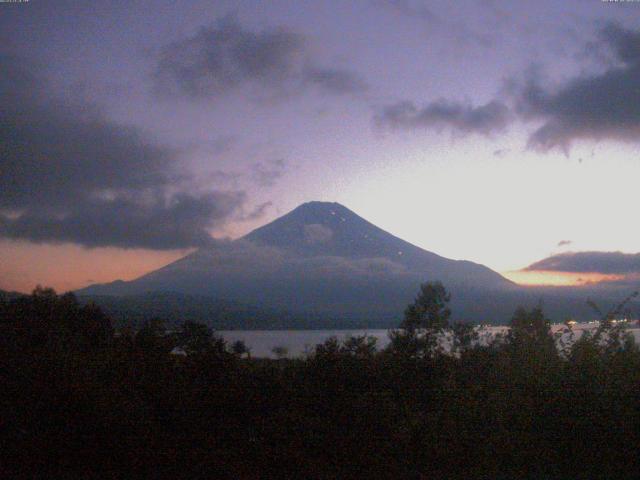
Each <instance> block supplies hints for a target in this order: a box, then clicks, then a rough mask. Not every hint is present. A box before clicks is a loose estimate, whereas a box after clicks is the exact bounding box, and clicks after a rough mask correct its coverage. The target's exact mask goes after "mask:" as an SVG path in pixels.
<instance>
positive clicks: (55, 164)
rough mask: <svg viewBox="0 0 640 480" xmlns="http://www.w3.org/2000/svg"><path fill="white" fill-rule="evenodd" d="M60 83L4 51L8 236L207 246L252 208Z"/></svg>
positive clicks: (3, 192)
mask: <svg viewBox="0 0 640 480" xmlns="http://www.w3.org/2000/svg"><path fill="white" fill-rule="evenodd" d="M50 90H51V89H50V85H49V84H48V83H47V81H46V80H45V79H43V78H40V77H39V75H38V74H37V73H36V68H35V67H34V66H33V65H29V64H26V63H25V62H23V61H22V60H20V59H18V58H16V57H10V56H1V57H0V98H2V104H3V108H2V110H1V111H0V123H1V124H2V125H3V128H2V129H1V130H0V145H1V147H0V148H1V153H0V162H1V163H0V167H1V168H0V237H5V238H11V239H25V240H31V241H34V242H73V243H78V244H80V245H84V246H87V247H98V246H118V247H125V248H128V247H143V248H144V247H146V248H154V249H172V248H184V247H192V246H200V245H206V244H208V243H209V242H210V241H211V238H210V235H209V233H208V229H209V228H211V227H214V226H217V225H220V224H222V223H224V222H225V221H226V220H227V219H228V218H229V217H230V216H231V215H233V214H234V213H235V212H236V211H237V210H238V209H239V208H240V207H241V206H242V204H243V202H244V199H245V195H244V193H243V192H239V191H211V190H204V191H199V190H196V189H193V188H192V185H191V182H190V178H189V176H188V175H187V174H184V173H179V172H180V169H179V166H178V158H177V156H176V153H175V152H174V151H172V150H171V149H169V148H167V147H164V146H161V145H159V144H157V143H156V142H154V141H152V140H150V139H149V138H147V137H146V136H145V135H144V134H143V133H142V132H141V131H140V130H138V129H137V128H134V127H130V126H127V125H122V124H119V123H116V122H113V121H111V120H109V119H107V118H106V117H105V116H104V115H102V114H101V112H100V111H98V110H97V109H95V108H94V107H92V106H90V105H87V104H86V103H84V102H73V101H62V100H59V99H57V98H55V97H53V95H52V94H51V91H50Z"/></svg>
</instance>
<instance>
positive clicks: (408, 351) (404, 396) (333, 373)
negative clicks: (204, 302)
mask: <svg viewBox="0 0 640 480" xmlns="http://www.w3.org/2000/svg"><path fill="white" fill-rule="evenodd" d="M447 303H448V296H447V293H446V291H445V290H444V288H442V286H441V285H439V284H427V285H423V287H422V288H421V291H420V294H419V295H418V297H417V298H416V302H415V303H414V304H412V305H410V306H409V307H408V308H407V311H406V312H405V320H404V322H403V324H402V327H403V328H402V330H398V331H395V332H392V334H391V335H392V342H391V344H390V346H389V347H388V348H387V349H385V350H384V351H377V350H376V346H375V342H374V341H373V339H370V338H367V337H362V338H352V339H350V340H347V341H345V342H338V341H337V340H335V339H330V340H328V341H327V342H325V343H324V344H322V345H318V346H317V347H316V349H315V351H314V352H313V354H311V355H310V356H309V357H308V358H304V359H279V360H265V359H252V358H251V357H250V352H248V351H247V350H246V348H245V347H244V345H242V344H234V345H227V344H226V343H225V342H224V341H223V340H222V339H220V338H218V337H216V336H215V335H214V334H212V332H211V331H210V330H209V329H208V328H207V327H206V326H204V325H200V324H197V323H193V322H187V323H184V324H183V325H182V326H181V328H179V329H177V330H175V331H172V332H167V331H166V330H165V329H164V327H163V324H162V322H160V321H150V322H147V323H146V324H145V326H144V327H143V328H141V329H139V330H137V331H128V330H126V329H122V330H120V331H118V332H114V330H113V329H112V326H111V323H110V320H109V318H107V317H106V316H105V315H104V314H103V313H102V312H101V311H100V310H99V309H98V308H97V307H94V306H90V305H89V306H81V305H80V304H78V302H77V301H76V299H75V298H74V297H73V296H72V295H63V296H57V295H56V294H55V292H53V291H52V290H46V289H37V290H36V291H35V292H34V293H33V295H31V296H28V297H22V298H15V299H10V300H5V301H2V302H0V391H1V392H2V393H1V394H0V395H1V397H0V455H1V458H0V468H2V475H0V476H2V478H25V477H26V478H74V479H75V478H140V477H146V478H172V479H178V478H212V479H224V478H229V479H254V478H255V479H259V478H265V479H266V478H274V479H289V478H290V479H298V478H300V479H315V478H318V479H325V478H326V479H339V478H363V479H381V478H393V479H405V478H406V479H413V478H415V479H419V478H435V479H447V478H491V479H493V478H540V479H542V478H558V479H577V478H635V477H636V474H637V472H638V467H639V465H638V456H639V454H640V451H639V446H640V442H639V440H640V438H639V431H640V429H639V427H640V389H639V386H640V352H639V351H638V349H637V347H636V346H635V344H634V343H633V342H632V341H630V340H629V339H628V338H627V337H626V336H625V335H624V332H623V331H621V330H620V329H619V328H617V327H615V326H614V325H613V324H612V323H611V322H609V321H608V320H609V319H608V318H606V316H605V319H604V320H605V321H603V322H602V324H601V328H600V329H598V331H597V332H596V333H595V334H594V335H592V336H589V337H583V338H582V339H581V340H579V341H577V342H576V343H575V344H574V345H573V346H572V347H571V348H567V349H565V350H562V351H558V349H557V348H556V347H555V345H554V341H553V339H552V337H551V336H550V333H549V323H548V321H547V320H546V319H545V317H544V315H543V313H542V311H541V310H539V309H534V310H532V311H525V310H522V309H521V310H518V311H517V312H516V313H515V314H514V317H513V320H512V329H511V331H510V333H509V334H508V335H507V336H505V337H504V338H501V339H497V340H496V341H495V342H493V344H491V345H489V346H485V347H480V346H477V345H476V344H475V343H474V342H473V336H474V332H473V330H472V329H470V328H468V327H467V326H465V325H453V326H451V325H449V322H448V320H449V311H448V309H447ZM444 329H450V330H451V331H452V332H453V333H454V335H455V341H454V348H453V351H452V352H446V353H445V352H442V351H441V349H440V348H439V345H438V342H437V339H436V336H437V335H438V334H439V333H441V332H442V331H443V330H444ZM176 347H180V349H179V350H175V348H176ZM172 352H173V353H172ZM176 353H179V354H176Z"/></svg>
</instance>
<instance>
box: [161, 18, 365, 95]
mask: <svg viewBox="0 0 640 480" xmlns="http://www.w3.org/2000/svg"><path fill="white" fill-rule="evenodd" d="M306 43H307V42H306V41H305V38H304V36H302V35H301V34H298V33H295V32H292V31H290V30H287V29H285V28H278V29H272V30H263V31H260V32H253V31H250V30H246V29H244V28H243V27H242V26H241V25H240V24H239V23H238V21H237V19H236V18H235V17H232V16H227V17H224V18H222V19H219V20H218V21H217V22H215V23H214V24H213V25H212V26H209V27H202V28H200V30H199V31H198V32H197V33H196V34H195V35H193V36H191V37H187V38H184V39H181V40H178V41H175V42H173V43H170V44H168V45H166V46H165V47H163V48H162V50H161V53H160V56H159V59H158V63H157V66H156V70H155V74H154V79H155V90H156V92H157V93H159V94H161V95H163V96H167V95H170V96H172V95H181V96H185V97H187V98H191V99H194V100H197V99H202V98H211V97H215V96H216V95H219V94H222V93H225V92H228V91H231V90H235V89H236V88H238V87H240V86H243V85H251V86H254V87H256V86H257V87H259V88H261V89H266V90H267V91H270V92H272V93H275V94H277V95H288V94H291V93H293V92H299V91H301V90H303V89H304V88H305V87H308V86H317V87H319V88H320V89H321V90H323V91H325V92H329V93H334V94H344V93H355V92H358V91H361V90H363V89H365V88H366V84H365V82H364V81H363V80H361V79H360V78H359V77H358V76H357V75H356V74H355V73H352V72H349V71H347V70H342V69H337V68H324V67H320V66H317V65H316V63H315V62H314V61H313V59H312V58H311V55H310V53H309V51H308V49H307V45H306Z"/></svg>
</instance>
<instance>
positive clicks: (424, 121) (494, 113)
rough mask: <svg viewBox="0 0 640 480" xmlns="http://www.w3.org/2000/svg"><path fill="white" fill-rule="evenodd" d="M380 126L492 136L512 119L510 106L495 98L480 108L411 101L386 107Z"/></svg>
mask: <svg viewBox="0 0 640 480" xmlns="http://www.w3.org/2000/svg"><path fill="white" fill-rule="evenodd" d="M376 121H377V123H378V124H380V125H387V126H390V127H392V128H402V129H436V130H441V129H444V128H448V129H451V130H453V131H456V132H458V133H462V134H469V133H478V134H482V135H491V134H493V133H496V132H499V131H502V130H504V129H505V128H506V126H507V124H508V122H509V109H508V108H507V107H506V106H505V105H504V104H503V103H501V102H498V101H492V102H489V103H487V104H485V105H482V106H479V107H473V106H471V105H466V104H461V103H455V102H450V101H446V100H438V101H435V102H432V103H430V104H428V105H426V106H425V107H423V108H418V107H417V106H416V105H415V104H413V103H411V102H400V103H396V104H394V105H389V106H387V107H385V108H384V109H383V110H382V112H380V113H379V114H378V115H377V116H376Z"/></svg>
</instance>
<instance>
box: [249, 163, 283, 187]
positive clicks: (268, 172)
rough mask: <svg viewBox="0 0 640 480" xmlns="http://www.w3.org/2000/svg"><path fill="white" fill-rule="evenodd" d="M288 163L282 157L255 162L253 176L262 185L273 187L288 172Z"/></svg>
mask: <svg viewBox="0 0 640 480" xmlns="http://www.w3.org/2000/svg"><path fill="white" fill-rule="evenodd" d="M286 168H287V163H286V162H285V161H284V160H283V159H282V158H277V159H274V160H265V161H264V162H257V163H255V164H253V169H252V172H251V176H252V177H253V179H254V180H255V181H256V183H257V184H258V185H260V186H261V187H272V186H273V185H275V183H276V182H277V181H278V180H279V179H280V178H281V177H282V176H283V175H284V174H285V173H286Z"/></svg>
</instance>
